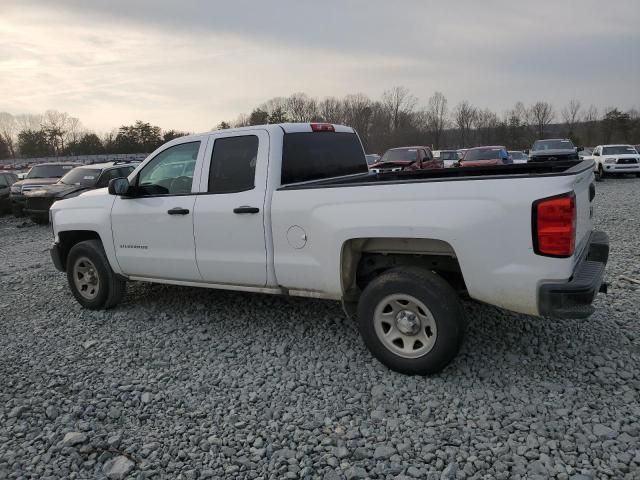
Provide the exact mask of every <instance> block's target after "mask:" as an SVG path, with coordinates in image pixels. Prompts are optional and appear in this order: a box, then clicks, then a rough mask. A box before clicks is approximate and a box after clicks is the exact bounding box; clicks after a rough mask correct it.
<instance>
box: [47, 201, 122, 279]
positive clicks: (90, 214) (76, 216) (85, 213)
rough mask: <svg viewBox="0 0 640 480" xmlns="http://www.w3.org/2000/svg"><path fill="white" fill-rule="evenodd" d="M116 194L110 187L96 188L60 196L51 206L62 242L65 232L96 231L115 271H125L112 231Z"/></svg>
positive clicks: (56, 238) (55, 231)
mask: <svg viewBox="0 0 640 480" xmlns="http://www.w3.org/2000/svg"><path fill="white" fill-rule="evenodd" d="M114 200H115V197H114V196H112V195H109V194H108V193H107V191H106V189H100V190H92V191H89V192H85V193H83V194H81V195H78V196H77V197H72V198H68V199H64V200H58V201H57V202H55V203H54V204H53V205H52V206H51V225H52V227H53V234H54V240H55V242H56V243H59V242H60V234H61V233H62V232H80V231H82V232H95V233H96V234H98V237H99V238H100V241H101V242H102V246H103V248H104V251H105V253H106V255H107V259H108V260H109V264H110V265H111V268H112V269H113V271H114V272H115V273H117V274H120V275H121V274H122V270H121V269H120V265H118V261H117V259H116V252H115V248H114V244H113V235H112V232H111V209H112V207H113V202H114Z"/></svg>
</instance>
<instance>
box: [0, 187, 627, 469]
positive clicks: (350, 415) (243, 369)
mask: <svg viewBox="0 0 640 480" xmlns="http://www.w3.org/2000/svg"><path fill="white" fill-rule="evenodd" d="M426 188H427V187H426ZM639 224H640V180H637V179H632V178H621V179H607V180H606V181H605V182H601V183H598V184H597V195H596V200H595V226H596V227H597V228H598V229H601V230H604V231H606V232H608V234H609V236H610V239H611V255H610V258H609V263H608V265H607V280H608V281H609V282H610V287H609V294H608V295H607V296H604V295H600V296H599V297H598V299H597V300H596V303H595V305H596V307H597V311H596V313H595V314H594V315H593V316H592V317H591V318H589V319H588V320H581V321H580V320H565V321H558V320H547V319H539V318H533V317H527V316H524V315H518V314H512V313H509V312H505V311H502V310H498V309H496V308H493V307H488V306H484V305H480V304H476V303H473V302H467V303H465V308H466V313H467V318H468V330H467V338H466V341H465V344H464V346H463V349H462V352H461V354H460V355H459V356H458V357H457V358H456V360H455V361H454V362H453V364H452V365H451V366H449V367H448V368H447V369H446V370H445V371H444V372H443V373H441V374H439V375H436V376H432V377H426V378H423V377H409V376H405V375H401V374H397V373H394V372H391V371H389V370H388V369H386V368H385V367H383V366H382V365H380V364H379V363H378V362H377V361H376V360H374V359H373V358H372V356H371V355H370V354H369V352H368V351H367V350H366V349H365V347H364V345H363V343H362V341H361V340H360V337H359V336H358V333H357V329H356V326H355V324H354V323H353V322H351V321H349V320H345V318H344V315H343V313H342V310H341V308H340V305H339V304H337V303H334V302H324V301H310V300H308V299H295V298H285V297H275V296H266V295H255V294H242V293H232V292H222V291H212V290H206V289H190V288H180V287H173V286H163V285H149V284H131V285H130V286H129V293H128V297H127V300H126V301H125V303H123V304H122V305H120V306H118V307H117V308H115V309H113V310H110V311H107V312H92V311H88V310H83V309H82V308H81V307H80V306H79V305H78V304H77V302H76V301H75V300H74V299H73V297H72V296H71V294H70V292H69V290H68V288H67V285H66V278H65V276H64V275H63V274H60V273H59V272H57V271H56V270H55V269H54V268H53V265H52V264H51V261H50V259H49V254H48V247H49V245H50V243H51V240H52V239H51V233H50V230H49V228H47V227H42V226H36V225H33V224H30V223H29V222H28V221H27V222H24V221H23V220H22V219H19V220H18V219H14V218H11V217H7V216H5V217H2V218H0V292H1V297H0V312H2V314H1V318H2V321H1V322H0V379H1V384H0V385H1V388H0V477H1V478H5V477H9V478H18V477H21V478H46V477H50V478H74V477H75V478H104V477H105V474H106V473H109V474H111V475H112V477H113V478H118V477H117V469H116V468H113V465H114V462H112V461H111V462H110V460H111V459H113V458H117V457H120V456H122V457H123V458H121V459H120V461H121V462H120V464H119V465H121V466H124V467H125V468H124V470H122V471H123V472H124V471H128V470H129V469H131V470H130V473H129V475H130V476H131V477H132V478H150V477H153V476H155V477H156V478H206V477H210V478H217V477H222V476H225V475H227V476H229V477H233V478H324V479H338V478H366V477H371V478H403V475H404V476H405V477H404V478H407V477H415V478H435V479H439V478H441V476H442V477H443V478H499V479H500V478H503V479H506V478H548V477H549V476H551V477H555V478H559V479H562V478H594V479H595V478H615V479H619V478H640V473H639V472H640V420H639V419H640V324H639V320H638V316H639V313H640V307H639V306H640V284H636V283H633V282H630V281H629V280H627V279H625V278H621V277H628V278H632V279H640V228H639V227H638V225H639ZM479 253H480V252H479ZM70 432H77V433H78V435H75V436H68V435H67V434H69V433H70ZM65 438H66V441H65ZM72 444H74V445H72ZM116 466H117V464H116ZM580 474H582V475H584V476H582V477H581V476H579V475H580Z"/></svg>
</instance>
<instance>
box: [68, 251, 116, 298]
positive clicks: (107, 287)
mask: <svg viewBox="0 0 640 480" xmlns="http://www.w3.org/2000/svg"><path fill="white" fill-rule="evenodd" d="M67 280H68V282H69V288H71V292H72V293H73V296H74V297H76V300H77V301H78V303H79V304H80V305H82V306H83V307H85V308H88V309H90V310H101V309H107V308H111V307H113V306H115V305H116V304H118V303H119V302H120V301H121V300H122V297H123V296H124V294H125V291H126V287H127V283H126V281H125V280H123V279H122V278H120V277H118V275H116V274H115V273H114V271H113V270H112V269H111V265H109V260H107V255H106V254H105V253H104V248H103V247H102V243H100V241H99V240H86V241H84V242H79V243H76V244H75V245H74V246H73V247H71V250H70V251H69V255H68V256H67Z"/></svg>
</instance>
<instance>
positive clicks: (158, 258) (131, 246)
mask: <svg viewBox="0 0 640 480" xmlns="http://www.w3.org/2000/svg"><path fill="white" fill-rule="evenodd" d="M205 149H206V137H202V138H201V139H200V140H199V141H198V140H196V141H189V142H186V143H180V144H177V145H173V146H170V147H168V148H166V149H165V150H163V151H161V152H159V153H158V154H157V155H155V156H154V157H153V158H152V159H151V160H150V161H148V162H147V163H146V164H145V165H144V167H143V168H142V169H141V170H140V172H139V173H138V174H137V175H136V177H135V179H134V180H133V181H132V182H131V184H132V186H133V189H134V193H135V196H133V197H116V200H115V202H114V204H113V209H112V211H111V224H112V229H113V240H114V244H115V248H116V258H117V260H118V264H119V265H120V268H121V269H122V271H123V272H124V273H125V274H127V275H131V276H136V277H147V278H155V279H167V280H184V281H200V280H202V277H201V276H200V273H199V272H198V268H197V266H196V258H195V243H194V238H193V211H194V204H195V199H196V195H195V194H194V185H193V177H194V171H199V168H198V170H196V167H199V166H200V165H201V162H202V157H203V155H204V151H205Z"/></svg>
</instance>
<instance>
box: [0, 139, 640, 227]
mask: <svg viewBox="0 0 640 480" xmlns="http://www.w3.org/2000/svg"><path fill="white" fill-rule="evenodd" d="M639 147H640V145H636V146H633V145H598V146H596V147H594V148H592V149H583V148H581V147H576V146H575V145H574V144H573V142H572V141H571V140H569V139H546V140H538V141H536V142H534V144H533V146H532V148H531V150H525V151H520V150H507V148H506V147H505V146H502V145H494V146H480V147H474V148H468V149H457V150H434V151H432V150H431V148H430V147H428V146H409V147H397V148H391V149H389V150H387V151H386V152H385V153H384V154H383V155H382V156H380V155H374V154H370V155H366V159H367V164H368V166H369V170H370V171H371V172H372V173H393V172H400V171H415V170H428V169H438V168H452V167H487V166H494V165H511V164H522V163H527V162H549V161H560V160H579V159H591V160H594V170H595V175H596V179H597V180H601V179H602V178H604V177H605V176H606V175H614V174H629V173H631V174H635V175H636V176H638V177H640V154H639V153H638V151H639ZM139 163H140V162H139V161H136V160H122V161H113V162H106V163H99V164H93V165H83V164H80V163H73V162H59V163H46V164H40V165H35V166H34V167H32V168H31V169H30V170H29V172H28V173H26V174H24V178H23V179H21V177H20V175H19V174H16V173H15V172H9V171H6V172H2V171H0V211H1V212H7V211H12V212H13V213H14V215H15V216H23V215H25V214H26V215H28V216H29V217H30V218H31V219H32V220H33V221H34V222H36V223H47V222H48V220H49V208H50V207H51V205H52V204H53V203H54V202H55V201H56V200H60V199H63V198H70V197H74V196H76V195H79V194H80V193H82V192H84V191H87V190H92V189H96V188H103V187H106V186H107V185H108V184H109V181H110V180H111V179H112V178H119V177H127V176H128V175H129V174H130V173H131V172H132V171H133V170H134V168H135V166H136V165H138V164H139Z"/></svg>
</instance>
